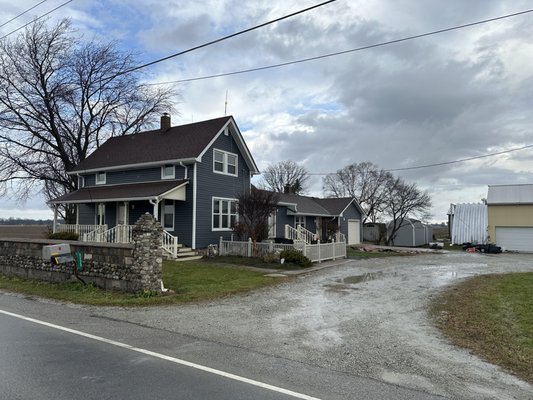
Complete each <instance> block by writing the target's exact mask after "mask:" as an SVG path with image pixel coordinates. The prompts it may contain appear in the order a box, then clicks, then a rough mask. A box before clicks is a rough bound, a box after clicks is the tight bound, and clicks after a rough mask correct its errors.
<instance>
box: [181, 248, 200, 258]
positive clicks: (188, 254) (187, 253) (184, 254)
mask: <svg viewBox="0 0 533 400" xmlns="http://www.w3.org/2000/svg"><path fill="white" fill-rule="evenodd" d="M197 255H198V253H197V252H196V251H192V250H190V251H178V258H180V257H191V256H197Z"/></svg>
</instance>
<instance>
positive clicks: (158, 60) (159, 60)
mask: <svg viewBox="0 0 533 400" xmlns="http://www.w3.org/2000/svg"><path fill="white" fill-rule="evenodd" d="M335 1H337V0H328V1H325V2H323V3H319V4H316V5H314V6H311V7H308V8H304V9H303V10H300V11H296V12H293V13H291V14H288V15H285V16H283V17H279V18H276V19H274V20H272V21H268V22H265V23H262V24H260V25H256V26H253V27H251V28H248V29H245V30H242V31H239V32H235V33H232V34H231V35H227V36H224V37H221V38H219V39H215V40H212V41H210V42H207V43H204V44H201V45H198V46H195V47H191V48H190V49H187V50H184V51H180V52H179V53H174V54H171V55H169V56H166V57H163V58H159V59H157V60H154V61H151V62H149V63H146V64H142V65H138V66H136V67H133V68H130V69H127V70H125V71H122V72H120V73H117V74H115V75H112V76H109V77H105V78H103V79H102V80H109V79H113V78H116V77H117V76H121V75H124V74H128V73H130V72H133V71H137V70H139V69H141V68H146V67H149V66H151V65H154V64H157V63H160V62H162V61H166V60H169V59H171V58H174V57H178V56H181V55H183V54H186V53H190V52H191V51H194V50H198V49H201V48H204V47H207V46H210V45H212V44H215V43H219V42H222V41H224V40H227V39H230V38H233V37H235V36H239V35H242V34H244V33H248V32H251V31H253V30H256V29H259V28H262V27H265V26H267V25H271V24H273V23H275V22H279V21H282V20H284V19H287V18H291V17H294V16H296V15H298V14H302V13H305V12H307V11H311V10H313V9H315V8H318V7H322V6H325V5H326V4H329V3H333V2H335Z"/></svg>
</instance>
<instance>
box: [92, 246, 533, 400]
mask: <svg viewBox="0 0 533 400" xmlns="http://www.w3.org/2000/svg"><path fill="white" fill-rule="evenodd" d="M514 271H532V272H533V255H526V254H498V255H482V254H466V253H461V252H457V253H456V252H450V253H445V254H427V255H426V254H424V255H419V256H412V257H390V258H381V259H370V260H344V261H342V262H341V263H340V264H339V265H337V266H332V267H330V268H325V269H321V270H319V271H315V272H313V273H311V274H307V275H302V276H299V277H297V278H295V279H294V280H291V281H290V282H288V283H284V284H282V285H280V286H277V287H273V288H268V289H264V290H261V291H257V292H254V293H251V294H249V295H246V296H238V297H232V298H227V299H223V300H219V301H216V302H212V303H205V304H196V305H187V306H169V307H163V308H157V309H142V310H138V309H136V310H128V309H98V310H95V311H96V312H95V314H98V315H101V316H105V317H110V318H115V319H120V320H125V321H130V322H134V323H139V324H143V325H148V326H152V327H158V328H164V329H168V330H171V331H175V332H179V333H182V334H187V335H192V336H194V337H198V338H202V339H206V340H213V341H217V342H221V343H225V344H230V345H235V346H239V347H244V348H248V349H252V350H254V351H257V352H260V353H265V354H272V355H276V356H279V357H283V358H287V359H291V360H296V361H300V362H303V363H308V364H312V365H317V366H321V367H325V368H329V369H333V370H337V371H341V372H345V373H348V374H353V375H358V376H364V377H370V378H374V379H377V380H380V381H384V382H389V383H394V384H397V385H399V386H402V387H408V388H413V389H417V390H422V391H424V392H426V393H431V394H436V395H443V396H445V397H450V398H465V399H531V398H532V393H533V387H532V386H531V385H529V384H527V383H525V382H523V381H521V380H519V379H518V378H515V377H514V376H512V375H510V374H508V373H506V372H505V371H503V370H502V369H501V368H499V367H496V366H494V365H491V364H489V363H486V362H484V361H482V360H480V359H479V358H478V357H476V356H474V355H471V354H469V352H468V351H466V350H463V349H459V348H456V347H454V346H452V345H451V344H450V343H449V342H447V340H446V339H445V338H444V337H443V336H442V335H441V334H440V332H439V331H438V330H437V329H436V328H435V327H434V326H433V325H432V323H431V321H430V320H429V318H428V315H427V305H428V303H429V301H430V300H431V298H432V296H434V295H435V294H436V293H437V292H438V291H439V290H440V289H442V288H444V287H445V286H447V285H450V284H453V283H454V282H457V281H458V280H460V279H463V278H465V277H468V276H472V275H479V274H488V273H502V272H514Z"/></svg>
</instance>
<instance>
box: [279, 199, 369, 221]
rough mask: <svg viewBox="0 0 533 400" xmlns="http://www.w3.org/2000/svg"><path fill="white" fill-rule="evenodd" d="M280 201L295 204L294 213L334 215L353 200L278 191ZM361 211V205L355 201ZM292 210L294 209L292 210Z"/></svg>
mask: <svg viewBox="0 0 533 400" xmlns="http://www.w3.org/2000/svg"><path fill="white" fill-rule="evenodd" d="M279 195H280V200H279V202H280V203H288V204H296V213H297V214H302V215H317V216H326V217H334V216H338V215H340V214H341V213H342V212H343V211H344V210H345V209H346V207H348V205H349V204H350V203H351V202H352V201H354V199H352V198H351V197H344V198H328V199H319V198H317V197H308V196H300V195H296V194H287V193H280V194H279ZM355 205H356V207H357V208H358V209H359V211H360V212H361V213H362V212H363V211H362V210H361V207H359V205H358V204H357V202H355ZM293 211H294V210H293Z"/></svg>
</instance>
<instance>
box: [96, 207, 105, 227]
mask: <svg viewBox="0 0 533 400" xmlns="http://www.w3.org/2000/svg"><path fill="white" fill-rule="evenodd" d="M104 224H105V203H98V204H97V205H96V225H104Z"/></svg>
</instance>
